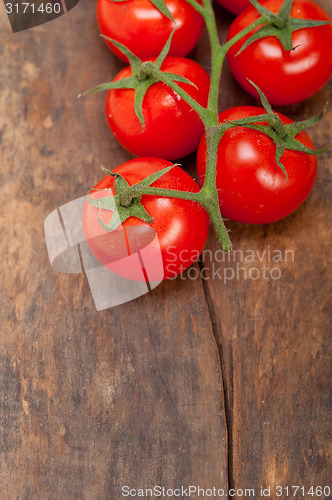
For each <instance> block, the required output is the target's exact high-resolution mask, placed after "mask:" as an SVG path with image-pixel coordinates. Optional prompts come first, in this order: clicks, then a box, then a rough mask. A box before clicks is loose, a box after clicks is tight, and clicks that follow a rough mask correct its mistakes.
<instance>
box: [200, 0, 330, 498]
mask: <svg viewBox="0 0 332 500" xmlns="http://www.w3.org/2000/svg"><path fill="white" fill-rule="evenodd" d="M319 3H320V4H321V5H322V6H323V7H325V9H326V10H327V11H328V12H330V13H331V6H330V4H329V2H328V1H327V0H325V1H323V0H322V1H320V2H319ZM218 12H219V26H220V29H221V32H222V33H223V34H224V33H225V31H226V28H227V26H228V22H229V20H230V19H231V16H228V15H227V14H225V13H224V11H223V10H222V9H220V10H219V11H218ZM203 56H204V50H203V49H202V57H203ZM331 89H332V86H331V84H329V85H328V86H327V87H325V88H324V89H323V90H322V91H321V92H320V93H319V94H317V95H316V96H315V97H313V98H311V99H309V100H308V101H306V102H305V103H301V104H298V105H294V106H290V107H287V108H280V111H281V112H283V113H284V114H287V115H289V116H290V117H292V118H294V119H301V118H304V117H308V116H311V115H314V114H317V113H318V112H319V111H320V110H321V109H322V108H323V107H324V104H325V102H326V101H328V100H329V99H330V98H331ZM221 98H222V105H223V107H224V108H226V107H230V106H234V105H236V104H255V103H256V101H255V100H254V99H251V98H250V97H249V96H247V95H246V94H245V93H244V92H243V91H242V90H241V89H240V87H239V86H238V85H237V84H236V83H235V81H234V80H233V78H232V77H231V75H230V73H229V70H228V69H227V66H226V68H225V70H224V74H223V84H222V87H221ZM331 127H332V112H331V110H330V111H329V112H328V113H327V115H326V117H325V118H324V121H322V122H321V123H320V124H319V125H318V126H317V127H316V128H314V129H311V130H310V132H309V134H310V135H311V137H312V139H313V141H314V143H315V144H316V146H317V147H325V146H326V145H327V144H329V143H330V142H331V137H332V130H331ZM330 192H331V153H330V151H328V152H327V153H325V155H323V156H322V157H321V158H320V159H319V173H318V179H317V183H316V185H315V188H314V190H313V192H312V194H311V195H310V197H309V199H308V200H307V201H306V203H305V204H304V205H303V206H302V207H301V208H300V209H298V210H297V212H296V213H295V214H293V215H291V216H290V217H288V218H287V219H285V220H284V221H281V222H279V223H276V224H272V225H269V226H249V225H244V224H239V223H232V222H228V227H229V228H230V230H231V236H232V240H233V244H234V248H235V249H236V250H237V252H233V254H231V256H230V259H231V261H230V262H228V261H227V259H226V258H225V262H219V263H218V262H217V261H216V259H214V260H213V261H212V262H211V261H210V254H206V256H205V259H203V263H202V266H204V267H206V268H208V271H205V276H206V277H207V278H208V279H206V280H205V282H204V283H205V287H206V292H207V296H208V299H209V305H210V311H211V315H212V320H213V325H214V330H215V334H216V338H217V342H218V345H219V352H220V357H221V360H222V370H223V377H224V383H225V392H226V416H227V424H228V432H229V453H230V474H229V475H230V483H231V486H234V487H235V488H254V489H255V491H256V494H257V493H258V492H259V488H260V486H261V485H265V486H271V495H270V496H269V498H278V497H277V496H276V486H278V485H280V486H283V487H285V486H287V485H299V486H305V487H306V488H307V490H308V489H309V488H310V486H311V485H314V486H318V485H325V484H328V481H329V478H330V468H329V465H330V458H329V451H328V450H329V443H330V438H331V433H330V423H331V421H330V412H331V406H330V403H329V386H330V379H331V365H330V355H331V341H330V337H329V326H330V322H331V309H332V308H331V294H330V292H331V286H330V284H331V257H330V256H331V251H330V249H331V243H332V241H331V236H332V234H331V197H330ZM207 248H208V249H210V250H212V253H213V254H214V253H215V252H216V251H217V250H218V246H217V243H216V241H215V237H214V235H211V237H210V240H209V243H208V245H207ZM278 251H279V252H280V253H279V252H278ZM249 252H252V253H251V254H250V253H249ZM264 252H265V255H264ZM250 255H254V261H251V262H250V261H249V256H250ZM278 255H279V257H280V255H281V256H282V257H281V258H282V261H281V262H276V261H274V260H273V257H274V258H275V259H277V258H278ZM246 256H247V257H248V259H247V260H246ZM216 258H217V259H218V258H220V255H218V254H217V256H216ZM260 259H261V261H260ZM237 266H239V267H240V268H241V269H240V270H238V268H237ZM263 266H265V267H266V268H267V269H266V270H265V271H264V270H263V269H262V268H263ZM254 268H257V269H258V270H259V272H260V276H258V271H256V270H251V269H254ZM218 269H220V271H219V274H220V277H218V275H217V274H216V273H217V271H218ZM273 269H276V270H273ZM271 270H273V271H272V277H271V275H270V273H271ZM250 272H251V273H252V276H253V279H250V274H249V273H250ZM264 272H265V277H266V279H265V278H264V274H263V273H264ZM213 273H214V278H213ZM232 273H234V278H233V279H231V276H232ZM279 273H280V277H279ZM257 276H258V277H257ZM273 278H278V279H273ZM297 495H298V496H296V498H303V496H304V498H309V495H308V494H307V491H306V493H305V494H304V495H301V494H299V493H298V494H297ZM236 498H240V496H238V497H236ZM283 498H286V496H285V490H284V496H283ZM323 498H327V497H325V496H324V495H323Z"/></svg>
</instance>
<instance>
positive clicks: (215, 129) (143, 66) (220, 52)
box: [86, 0, 327, 252]
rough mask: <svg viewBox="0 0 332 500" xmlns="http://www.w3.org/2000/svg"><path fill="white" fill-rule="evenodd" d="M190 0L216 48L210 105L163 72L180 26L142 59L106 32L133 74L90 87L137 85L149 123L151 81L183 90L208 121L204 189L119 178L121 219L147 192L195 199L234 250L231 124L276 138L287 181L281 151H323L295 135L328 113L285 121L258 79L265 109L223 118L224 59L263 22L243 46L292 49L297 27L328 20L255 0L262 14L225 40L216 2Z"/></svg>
mask: <svg viewBox="0 0 332 500" xmlns="http://www.w3.org/2000/svg"><path fill="white" fill-rule="evenodd" d="M116 1H122V0H116ZM186 2H187V3H188V4H190V5H191V6H192V7H193V8H194V9H195V10H196V11H197V12H198V13H199V14H200V15H201V16H202V18H203V20H204V22H205V25H206V28H207V32H208V35H209V41H210V48H211V83H210V88H209V95H208V103H207V106H206V107H204V106H202V105H201V104H200V103H198V102H197V101H196V100H195V99H193V98H192V97H191V96H190V95H189V94H188V92H187V91H186V90H184V89H183V88H182V87H181V86H180V85H179V82H183V83H187V84H192V82H190V81H188V79H186V78H184V77H181V76H179V75H175V74H171V73H167V72H164V71H162V69H161V66H162V63H163V61H164V60H165V58H166V57H167V55H168V53H169V50H170V46H171V42H172V37H173V35H174V32H175V30H174V31H173V32H172V34H171V36H170V37H169V39H168V41H167V43H166V44H165V46H164V48H163V50H162V52H161V53H160V55H159V56H158V57H157V59H155V60H148V61H142V60H141V59H139V58H138V57H137V56H136V55H134V54H133V52H131V51H130V50H129V49H128V48H127V47H125V46H124V45H123V44H121V43H119V42H118V41H116V40H114V39H111V38H108V37H105V36H104V38H105V39H106V40H107V41H108V42H110V43H111V44H112V45H113V46H115V47H116V48H117V49H118V50H119V51H121V52H122V54H123V55H124V56H125V57H126V58H127V59H128V60H129V63H130V67H131V72H132V76H130V77H128V78H125V79H123V80H120V81H116V82H115V81H113V82H110V83H105V84H102V85H99V86H97V87H95V88H94V89H92V90H91V91H88V92H86V93H92V92H96V91H101V90H112V89H120V88H125V89H134V90H135V112H136V115H137V117H138V118H139V120H140V122H141V125H142V127H143V129H144V115H143V108H142V106H143V101H144V97H145V94H146V92H147V91H148V89H149V87H150V86H151V85H153V84H155V83H156V82H159V81H161V82H163V83H165V84H166V85H167V86H168V87H169V88H170V89H172V90H173V91H174V92H176V94H178V95H179V96H180V97H181V98H182V99H183V100H184V101H185V102H186V103H187V104H188V105H189V106H190V107H191V108H192V109H193V110H194V111H195V112H196V113H197V114H198V116H199V117H200V119H201V121H202V123H203V125H204V129H205V138H206V144H207V156H206V170H205V179H204V183H203V186H202V188H201V190H200V191H199V192H197V193H193V192H187V191H178V190H173V189H166V188H156V187H153V186H151V185H150V184H151V183H152V182H149V181H147V182H140V183H138V184H134V185H132V186H130V185H128V184H127V183H124V182H120V181H119V179H118V180H117V190H116V195H115V198H116V203H117V204H118V207H120V208H121V210H120V212H121V213H122V214H123V217H121V216H120V218H119V222H118V224H121V223H122V222H123V221H124V220H126V219H127V218H128V217H130V216H134V217H138V218H140V215H139V214H140V213H141V212H142V210H141V209H140V208H139V202H140V198H141V197H142V196H143V195H157V196H164V197H170V198H179V199H183V200H190V201H194V202H197V203H199V204H200V205H202V207H203V208H204V209H205V210H206V211H207V212H208V214H209V217H210V220H211V222H212V224H213V226H214V229H215V232H216V235H217V237H218V240H219V242H220V245H221V247H222V249H223V251H225V252H228V251H230V250H231V248H232V244H231V241H230V238H229V235H228V231H227V229H226V227H225V224H224V221H223V218H222V214H221V213H220V208H219V200H218V191H217V186H216V173H217V172H216V169H217V153H218V146H219V143H220V141H221V139H222V137H223V135H224V133H225V132H226V131H227V130H229V129H231V128H234V127H236V126H241V127H248V128H250V129H254V130H257V131H259V132H262V133H264V134H266V135H267V136H268V137H270V138H271V139H272V141H273V142H274V143H275V149H276V153H275V157H276V162H277V164H278V165H279V167H280V168H281V169H282V170H283V172H284V174H285V182H287V171H286V169H285V167H284V166H283V164H282V161H281V157H282V154H283V152H284V151H285V149H291V150H293V151H300V152H304V153H306V154H310V155H318V154H320V153H322V152H323V151H319V150H315V149H311V148H309V147H305V146H304V145H303V144H302V143H301V142H299V141H298V140H297V139H296V137H295V136H296V135H297V134H298V133H299V132H300V131H302V130H303V129H304V128H305V127H308V126H311V125H313V124H314V123H316V122H317V121H318V120H320V119H321V117H322V115H323V113H321V114H320V115H318V116H316V117H314V118H312V119H309V120H306V121H302V122H299V123H298V124H296V123H293V124H290V125H283V124H282V122H281V121H280V119H279V117H278V115H277V113H275V112H274V111H273V110H272V108H271V106H270V104H269V102H268V100H267V99H266V97H265V95H264V94H263V92H262V91H261V90H260V89H259V88H258V87H257V86H256V85H255V83H253V82H250V83H251V84H252V85H253V87H254V88H255V89H256V90H257V92H258V93H259V96H260V99H261V103H262V105H263V107H264V110H265V113H264V114H260V115H256V116H248V117H247V118H243V119H238V120H234V121H232V122H226V123H219V121H218V111H219V110H218V106H219V102H218V97H219V85H220V78H221V70H222V65H223V62H224V60H225V57H226V54H227V52H228V51H229V49H230V48H231V47H233V45H234V44H236V43H237V42H239V40H241V39H242V38H243V37H245V36H246V35H248V34H249V33H251V32H252V31H253V30H255V29H256V28H258V30H257V31H256V32H255V34H254V35H252V36H251V37H250V38H249V39H248V40H247V42H246V44H245V45H244V46H243V47H242V49H241V50H245V49H246V47H247V46H248V45H250V44H251V43H253V42H254V41H255V40H257V39H259V38H261V37H263V36H276V37H277V38H278V39H279V40H280V42H281V44H282V45H283V47H284V49H285V50H292V49H293V47H292V43H291V34H292V32H293V31H296V30H299V29H303V28H309V27H311V28H312V27H315V26H321V25H322V24H326V23H327V21H324V22H323V21H314V20H303V19H301V20H294V19H293V18H292V17H290V11H291V7H292V4H293V0H285V1H284V3H283V4H282V7H281V9H280V11H279V13H278V14H273V13H272V12H269V11H268V10H267V9H266V8H264V7H262V6H261V5H260V4H259V3H258V2H257V0H250V2H251V4H252V5H253V6H254V7H256V8H257V10H258V12H259V13H260V14H261V15H260V17H259V18H258V19H257V20H256V21H255V22H254V23H252V24H251V25H250V26H247V27H246V28H245V29H243V30H242V31H241V32H239V33H237V34H236V35H235V36H234V37H233V38H231V39H230V40H228V41H227V42H226V43H224V44H221V43H220V40H219V36H218V30H217V24H216V17H215V13H214V10H213V7H212V1H211V0H202V2H201V3H198V2H197V1H196V0H186ZM153 4H154V5H155V7H156V8H157V9H158V10H160V11H161V12H162V13H163V14H164V15H166V16H167V17H169V12H168V13H167V10H168V9H167V7H166V4H165V2H164V0H158V1H154V2H153ZM175 29H176V28H175ZM278 30H279V31H278ZM262 122H264V123H266V125H262ZM105 199H106V198H105V197H104V198H103V204H104V208H105V207H106V205H105V204H107V202H105ZM89 201H90V203H93V204H94V206H98V201H96V200H95V199H94V200H90V198H89ZM99 207H100V205H99ZM144 217H145V218H143V217H142V220H145V221H146V222H149V218H148V217H147V216H146V214H144ZM112 229H114V224H110V227H109V228H108V230H112Z"/></svg>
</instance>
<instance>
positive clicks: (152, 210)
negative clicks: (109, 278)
mask: <svg viewBox="0 0 332 500" xmlns="http://www.w3.org/2000/svg"><path fill="white" fill-rule="evenodd" d="M170 165H172V164H171V163H170V162H168V161H166V160H161V159H159V158H137V159H134V160H130V161H127V162H125V163H123V164H122V165H120V166H119V167H117V168H116V169H114V172H117V173H119V174H121V175H122V176H123V177H124V178H125V179H126V181H127V182H128V183H129V184H130V185H132V184H136V183H138V182H140V181H141V180H142V179H144V178H145V177H148V176H149V175H151V174H153V173H154V172H158V171H160V170H162V169H163V168H165V167H167V166H170ZM114 182H115V181H114V178H113V177H110V176H106V177H104V178H103V179H102V180H101V181H100V182H98V184H97V185H96V186H95V188H96V189H106V188H107V189H110V190H111V192H112V193H115V187H114ZM152 186H153V187H159V188H168V189H176V190H181V191H190V192H198V191H199V186H198V184H197V183H196V182H195V181H194V180H193V179H192V178H191V177H190V175H189V174H187V173H186V172H185V171H184V170H183V169H182V168H180V167H178V166H175V167H173V168H172V169H171V170H170V171H169V172H167V173H166V174H164V175H163V176H161V177H160V178H159V179H158V180H157V181H155V182H154V183H153V184H152ZM91 195H92V194H91ZM108 196H109V193H108ZM96 197H98V198H99V197H102V193H101V192H98V193H96ZM141 202H142V205H143V206H144V208H145V209H146V210H147V212H148V213H149V214H150V215H151V216H152V217H153V222H152V224H151V225H150V224H148V223H146V222H143V221H142V220H140V219H138V218H136V217H129V218H128V219H127V220H126V221H124V222H123V223H122V229H123V230H124V233H125V237H126V240H127V239H128V236H130V230H132V229H133V228H139V229H143V230H144V229H146V228H152V229H153V230H154V231H155V233H156V235H157V238H158V242H159V252H160V254H161V257H162V266H163V278H161V279H168V278H173V277H175V276H177V275H178V274H179V273H181V272H183V271H184V270H185V269H187V268H188V267H189V266H190V265H191V264H192V263H193V262H194V261H195V260H197V258H198V256H199V255H200V253H201V252H202V250H203V248H204V245H205V243H206V239H207V235H208V230H209V217H208V214H207V212H206V211H205V210H204V209H203V208H202V207H201V206H200V205H199V204H198V203H196V202H193V201H187V200H181V199H176V198H165V197H161V196H150V195H143V196H142V198H141ZM98 213H99V209H98V208H96V207H93V206H92V205H91V204H90V203H89V202H88V201H86V202H85V205H84V209H83V220H82V225H83V232H84V236H85V238H86V241H87V244H88V246H89V248H90V250H91V252H92V253H93V254H94V256H95V257H96V258H97V259H98V261H99V262H101V263H102V264H104V265H105V266H106V267H107V268H109V269H110V270H111V271H113V272H115V273H116V274H119V275H121V276H123V277H125V278H128V279H135V280H139V277H137V274H136V271H135V270H134V269H133V268H132V267H130V266H128V265H127V266H126V265H122V266H121V265H120V264H121V263H120V264H119V262H118V261H117V259H119V258H121V257H125V256H127V255H128V253H127V252H126V253H125V255H121V251H122V250H121V245H120V244H118V242H116V240H115V239H114V231H110V232H107V231H105V230H104V229H103V228H102V227H101V225H100V224H99V222H98ZM101 216H102V218H103V220H106V219H107V218H108V219H110V214H109V212H107V211H105V210H102V211H101ZM115 231H117V230H115ZM112 233H113V234H112ZM137 234H138V236H137V239H136V241H134V248H135V249H136V251H138V250H141V248H139V247H140V245H141V243H142V242H143V243H144V238H142V237H141V236H140V235H142V234H143V235H144V231H143V233H142V232H141V233H137ZM105 235H106V236H105ZM103 236H104V237H103ZM115 243H117V244H115ZM143 246H144V245H143ZM130 248H132V245H130ZM129 253H130V252H129ZM151 258H152V259H154V258H155V259H156V260H157V259H158V255H156V254H155V255H154V256H153V255H152V257H151V256H150V260H151ZM115 261H116V262H115ZM149 264H150V267H149V272H148V277H149V281H156V280H159V278H160V274H159V273H158V269H157V270H156V269H154V266H153V262H152V263H151V262H149ZM151 264H152V265H151Z"/></svg>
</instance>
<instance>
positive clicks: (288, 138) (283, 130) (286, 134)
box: [228, 80, 326, 182]
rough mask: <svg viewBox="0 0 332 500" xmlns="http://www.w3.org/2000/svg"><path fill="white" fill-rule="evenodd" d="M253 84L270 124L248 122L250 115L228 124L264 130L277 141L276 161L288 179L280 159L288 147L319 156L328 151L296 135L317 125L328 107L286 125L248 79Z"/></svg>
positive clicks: (263, 95)
mask: <svg viewBox="0 0 332 500" xmlns="http://www.w3.org/2000/svg"><path fill="white" fill-rule="evenodd" d="M248 81H249V83H251V85H253V86H254V87H255V89H256V90H257V92H258V94H259V97H260V100H261V103H262V106H263V107H264V109H265V111H266V113H267V114H266V115H264V116H261V117H262V121H263V120H264V121H267V122H268V125H257V123H254V124H253V123H248V122H249V121H252V117H250V120H248V119H243V120H234V121H233V122H228V124H229V125H230V126H232V127H238V126H243V127H246V128H250V129H252V130H257V131H258V132H262V133H263V134H265V135H267V136H268V137H270V138H271V139H272V140H273V142H274V143H275V146H276V162H277V164H278V166H279V167H280V168H281V170H282V171H283V172H284V174H285V177H286V180H285V182H286V181H287V179H288V175H287V171H286V169H285V167H284V166H283V164H282V163H281V161H280V159H281V157H282V155H283V154H284V152H285V150H286V149H290V150H292V151H300V152H302V153H307V154H309V155H314V156H318V155H320V154H322V153H324V152H325V151H326V149H311V148H308V147H307V146H305V145H304V144H302V142H300V141H298V140H297V139H296V138H295V136H296V135H297V134H299V133H300V132H302V130H304V129H306V128H308V127H311V126H312V125H315V123H317V122H319V121H320V120H321V119H322V117H323V116H324V114H325V111H326V107H325V108H324V109H323V111H322V112H321V113H320V114H319V115H317V116H314V117H312V118H309V119H308V120H301V121H299V122H294V123H289V124H286V125H284V124H283V123H282V121H281V119H280V118H279V116H278V115H277V113H275V112H274V111H273V110H272V108H271V105H270V103H269V101H268V100H267V98H266V96H265V94H264V93H263V92H262V91H261V90H260V88H259V87H257V85H255V84H254V83H253V82H252V81H250V80H248Z"/></svg>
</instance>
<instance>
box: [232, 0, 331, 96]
mask: <svg viewBox="0 0 332 500" xmlns="http://www.w3.org/2000/svg"><path fill="white" fill-rule="evenodd" d="M283 1H284V0H267V1H266V2H264V6H265V7H267V8H268V9H269V10H271V11H272V12H274V13H277V12H278V11H279V9H280V7H281V5H282V3H283ZM259 16H260V14H259V13H258V12H257V10H256V9H255V8H254V7H252V8H250V9H247V10H246V11H245V12H243V13H242V14H240V15H239V16H238V17H237V18H236V19H235V20H234V21H233V23H232V25H231V27H230V30H229V32H228V35H227V39H228V40H229V39H231V38H233V36H235V35H236V34H237V33H239V32H240V31H241V30H243V29H244V28H246V27H247V26H249V25H250V24H251V23H253V22H254V21H256V19H258V17H259ZM291 16H292V17H296V18H300V19H314V20H330V18H329V16H328V15H327V13H326V12H325V11H324V10H323V9H322V8H321V7H319V6H318V5H316V4H315V3H314V2H311V1H310V0H295V1H294V3H293V7H292V10H291ZM252 33H253V31H252V32H251V33H250V34H249V35H248V36H245V37H243V38H242V39H241V41H240V42H238V43H236V44H235V45H234V46H233V47H232V48H231V49H230V50H229V52H228V62H229V65H230V68H231V70H232V73H233V75H234V76H235V78H236V80H237V81H238V82H239V84H240V85H241V86H242V87H243V88H244V89H245V90H246V91H247V92H249V93H250V94H252V95H253V96H255V97H257V92H256V90H255V89H254V88H253V87H252V85H251V84H250V83H249V82H248V80H247V78H248V79H249V80H252V81H253V82H254V83H256V85H258V87H260V89H261V90H262V91H263V92H264V94H265V95H266V97H267V98H268V100H269V101H270V103H272V104H276V105H288V104H293V103H296V102H300V101H303V100H304V99H307V98H308V97H311V96H312V95H314V94H315V93H316V92H318V91H319V90H320V89H321V88H322V87H323V86H324V85H325V84H326V83H327V81H328V80H329V78H330V76H331V74H332V50H331V47H332V25H325V26H319V27H313V28H305V29H301V30H299V31H295V32H294V33H293V35H292V41H293V47H295V49H294V50H290V51H285V50H284V49H283V48H282V46H281V43H280V42H279V40H278V39H277V38H276V37H267V38H263V39H260V40H256V41H255V42H253V43H252V44H250V45H249V46H248V47H246V48H245V49H244V50H243V51H242V52H241V54H239V55H238V56H236V53H237V52H238V51H239V50H240V48H241V47H242V45H243V43H244V42H245V41H246V40H247V38H248V37H249V36H250V35H251V34H252Z"/></svg>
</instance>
